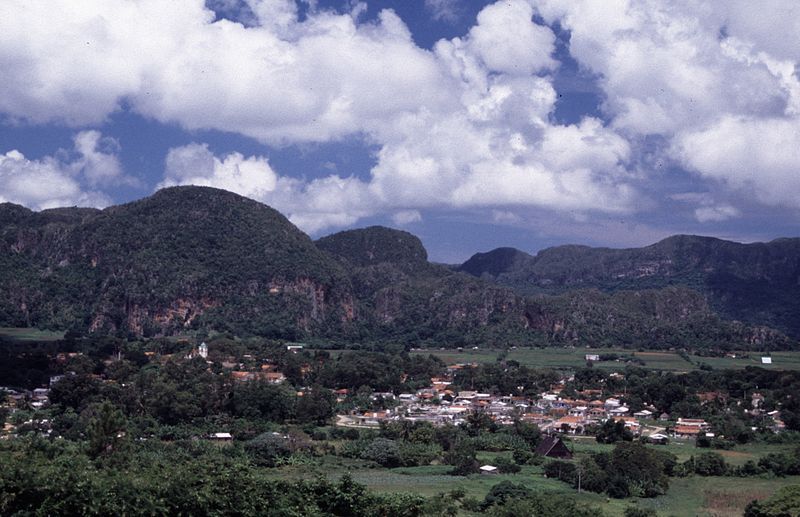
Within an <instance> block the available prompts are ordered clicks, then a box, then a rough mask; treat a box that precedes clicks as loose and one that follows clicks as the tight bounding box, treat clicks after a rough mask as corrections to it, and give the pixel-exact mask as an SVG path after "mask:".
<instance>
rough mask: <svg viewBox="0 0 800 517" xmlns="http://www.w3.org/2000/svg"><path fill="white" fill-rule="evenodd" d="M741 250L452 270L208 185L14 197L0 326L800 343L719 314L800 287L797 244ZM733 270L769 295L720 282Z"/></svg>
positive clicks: (554, 259)
mask: <svg viewBox="0 0 800 517" xmlns="http://www.w3.org/2000/svg"><path fill="white" fill-rule="evenodd" d="M709 243H710V244H709ZM741 246H742V245H738V244H735V243H726V242H724V241H717V240H705V239H701V238H694V237H677V238H674V239H671V240H670V239H668V240H667V241H663V242H661V243H658V244H656V245H654V246H651V247H648V248H643V249H641V250H599V249H593V248H586V247H580V246H566V247H560V248H552V249H550V250H545V251H543V252H541V253H539V255H537V256H535V257H534V256H530V255H527V254H525V253H522V252H519V251H517V250H513V249H511V248H506V249H500V250H496V251H495V252H490V253H488V254H483V255H481V256H476V257H474V258H473V259H471V260H470V261H468V263H466V264H465V265H464V266H462V268H461V269H462V270H463V271H464V272H454V271H453V270H452V269H451V268H448V267H445V266H441V265H436V264H431V263H429V262H428V261H427V253H426V251H425V248H424V247H423V246H422V243H421V242H420V241H419V239H418V238H417V237H415V236H413V235H411V234H409V233H407V232H403V231H399V230H392V229H389V228H383V227H377V226H376V227H370V228H365V229H361V230H350V231H345V232H340V233H337V234H334V235H330V236H328V237H324V238H322V239H320V240H318V241H317V242H313V241H312V240H311V239H310V238H309V237H308V236H307V235H305V234H304V233H302V232H301V231H300V230H298V229H297V228H296V227H295V226H294V225H292V224H291V223H290V222H289V221H288V220H287V219H286V218H285V217H284V216H283V215H281V214H280V213H278V212H276V211H275V210H273V209H271V208H269V207H267V206H265V205H263V204H260V203H257V202H255V201H252V200H249V199H246V198H243V197H241V196H238V195H235V194H232V193H230V192H225V191H222V190H218V189H212V188H206V187H174V188H168V189H164V190H161V191H159V192H157V193H156V194H154V195H152V196H150V197H148V198H145V199H142V200H139V201H136V202H133V203H128V204H125V205H120V206H114V207H110V208H107V209H105V210H93V209H77V208H62V209H56V210H45V211H42V212H38V213H36V212H32V211H30V210H27V209H25V208H23V207H20V206H16V205H12V204H8V203H6V204H0V326H41V327H49V328H56V329H70V328H72V329H76V330H79V331H84V332H97V333H115V334H122V335H126V334H132V335H137V336H141V335H144V336H152V335H171V334H176V333H181V332H185V331H187V330H194V329H208V330H211V329H213V330H217V331H222V332H232V333H234V334H237V335H259V336H265V337H275V338H284V339H299V338H303V339H307V338H321V339H327V340H338V341H341V342H352V341H382V342H392V343H400V344H406V345H433V344H435V345H437V346H452V347H455V346H464V345H471V344H499V345H510V344H540V345H552V344H565V345H600V344H614V345H626V346H636V347H651V348H653V347H654V348H665V347H669V346H682V345H687V344H689V345H692V346H714V347H723V348H736V347H744V346H753V347H759V348H788V347H791V346H793V345H794V342H793V341H791V340H789V339H787V338H786V336H784V335H782V334H780V333H779V332H775V331H774V330H771V329H769V328H766V327H764V326H763V323H764V322H762V321H759V320H758V318H754V319H753V320H752V322H753V323H756V324H758V325H757V326H753V325H744V324H741V323H735V322H731V321H725V320H723V319H720V318H719V317H718V316H717V315H716V314H715V312H714V308H715V306H714V302H715V300H718V299H723V300H736V299H740V298H741V297H744V296H747V295H749V294H751V293H753V292H760V293H761V294H762V295H764V297H765V299H766V295H768V294H769V295H771V293H772V291H770V290H769V289H772V288H773V287H774V286H776V285H784V284H785V283H787V284H788V283H791V282H793V283H792V286H793V288H795V289H796V288H797V262H796V259H793V258H792V253H793V250H795V249H796V248H797V243H796V242H795V241H780V242H776V243H769V244H766V245H748V246H746V247H744V248H741ZM709 250H710V251H709ZM792 268H794V269H792ZM792 271H793V272H792ZM467 272H468V273H470V274H466V273H467ZM473 275H474V276H473ZM793 275H794V276H793ZM475 276H479V277H483V278H484V279H481V278H475ZM728 278H734V279H736V282H739V283H735V285H736V286H739V287H741V286H743V285H745V284H742V283H741V282H744V281H746V282H751V283H752V286H755V287H758V288H759V289H763V290H762V291H758V289H750V288H749V287H748V289H747V290H744V291H736V290H731V289H727V287H726V286H727V285H728V284H727V283H726V279H728ZM485 279H489V280H491V282H488V281H486V280H485ZM792 279H793V280H792ZM790 281H791V282H790ZM498 284H499V285H498ZM698 285H699V286H700V287H701V288H702V289H700V290H698V289H697V288H696V287H697V286H698ZM747 285H750V284H747ZM676 286H677V287H676ZM764 286H766V287H764ZM509 287H513V288H514V289H516V290H517V292H516V293H515V292H514V290H512V289H510V288H509ZM629 287H636V290H630V289H628V288H629ZM715 287H716V288H717V289H718V291H715V290H714V288H715ZM722 287H726V289H727V290H724V289H721V288H722ZM739 287H737V288H739ZM787 289H788V290H787V291H786V292H793V291H791V290H790V289H789V288H787ZM718 292H719V293H721V294H719V295H718ZM781 292H783V291H781ZM542 293H545V294H542ZM715 296H716V298H715ZM725 297H727V298H725ZM737 297H738V298H737ZM709 300H711V302H712V303H711V304H709ZM764 314H766V315H767V316H770V315H771V314H772V313H769V314H768V313H766V312H765V313H764ZM740 319H742V318H740ZM764 319H767V320H768V319H769V318H768V317H765V318H764Z"/></svg>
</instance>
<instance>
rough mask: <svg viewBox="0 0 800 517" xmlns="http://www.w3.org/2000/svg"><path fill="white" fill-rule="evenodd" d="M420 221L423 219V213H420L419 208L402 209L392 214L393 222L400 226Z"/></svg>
mask: <svg viewBox="0 0 800 517" xmlns="http://www.w3.org/2000/svg"><path fill="white" fill-rule="evenodd" d="M420 221H422V214H421V213H419V210H401V211H399V212H395V213H394V214H392V222H393V223H394V224H396V225H398V226H406V225H408V224H411V223H418V222H420Z"/></svg>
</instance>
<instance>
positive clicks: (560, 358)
mask: <svg viewBox="0 0 800 517" xmlns="http://www.w3.org/2000/svg"><path fill="white" fill-rule="evenodd" d="M412 353H414V354H433V355H435V356H437V357H440V358H441V359H442V360H443V361H444V362H445V363H447V364H455V363H492V362H495V361H496V360H497V357H498V354H500V351H498V350H493V349H478V350H474V349H465V350H461V351H459V350H450V349H447V350H440V349H430V350H425V349H416V350H414V351H413V352H412ZM609 353H615V354H618V355H620V356H622V355H633V356H635V357H636V358H637V359H640V360H642V361H644V366H643V367H644V368H651V369H655V370H668V371H674V372H688V371H691V370H697V369H699V368H700V367H701V366H702V365H704V364H705V365H708V366H710V367H712V368H714V369H734V370H737V369H743V368H746V367H748V366H757V367H760V368H766V369H769V370H800V352H772V353H771V356H772V364H762V363H761V356H762V354H761V353H760V352H739V353H737V357H736V358H732V357H700V356H696V355H690V356H689V359H690V361H687V360H686V359H684V358H683V357H682V356H681V355H680V354H678V353H677V352H672V351H647V352H640V351H635V350H629V349H622V348H598V349H590V348H516V349H510V350H509V351H508V356H507V359H508V360H514V361H518V362H519V363H520V364H522V365H525V366H531V367H536V368H556V369H574V368H579V367H582V366H586V354H609ZM594 366H595V367H596V368H604V369H608V370H622V369H624V368H625V366H626V363H625V362H624V361H599V362H595V363H594Z"/></svg>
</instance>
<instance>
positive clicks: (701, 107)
mask: <svg viewBox="0 0 800 517" xmlns="http://www.w3.org/2000/svg"><path fill="white" fill-rule="evenodd" d="M536 6H537V9H538V13H539V14H540V15H541V16H543V17H544V19H545V20H547V21H548V22H549V23H555V22H559V23H561V24H562V25H563V26H564V27H565V28H566V29H567V30H569V31H570V43H569V49H570V53H571V54H572V55H573V57H575V58H576V59H577V60H578V62H579V63H580V64H581V65H582V66H583V67H585V68H587V69H588V70H590V71H592V72H594V73H595V74H597V75H598V76H599V77H600V80H599V84H600V87H601V88H602V89H603V92H604V94H605V103H604V106H603V108H604V111H605V112H606V114H607V115H608V117H609V118H610V120H611V125H612V127H613V128H615V129H616V130H617V131H618V132H619V133H620V134H622V135H623V136H625V137H626V138H628V139H629V140H630V141H636V140H637V139H640V138H641V137H642V136H647V135H660V136H662V137H664V138H665V142H666V147H667V149H668V151H669V153H670V154H671V155H672V157H673V158H675V159H677V161H678V162H679V163H681V164H682V165H684V166H685V167H687V168H688V169H689V170H690V171H693V172H696V173H697V174H699V175H700V176H702V177H705V178H711V179H713V180H716V182H715V183H713V184H712V186H713V185H723V186H726V187H728V188H730V189H748V190H750V191H752V192H754V193H755V194H756V196H757V199H758V200H760V201H761V202H763V203H766V204H770V205H783V206H790V207H797V206H798V204H799V202H798V201H797V199H798V196H797V192H798V187H800V180H798V175H797V172H796V171H797V170H800V152H799V151H798V138H797V135H798V134H800V119H798V114H800V83H798V79H797V77H798V74H797V65H798V57H799V56H800V36H798V29H800V5H798V4H797V2H794V1H791V0H789V1H785V0H775V1H773V2H770V3H769V7H768V8H764V6H759V5H756V4H753V3H752V2H744V1H731V2H722V3H719V2H716V3H711V2H706V1H701V0H680V1H677V2H673V1H658V0H653V1H648V2H628V1H624V0H618V1H613V2H603V3H602V4H601V3H597V2H592V1H590V0H589V1H586V0H584V1H574V0H543V1H542V2H537V3H536ZM696 215H697V218H698V219H702V220H706V221H709V220H720V218H721V217H726V218H727V217H732V216H735V215H737V214H736V213H735V210H733V209H732V208H731V207H727V208H725V209H720V210H711V209H710V208H708V207H704V208H701V209H699V211H698V213H697V214H696Z"/></svg>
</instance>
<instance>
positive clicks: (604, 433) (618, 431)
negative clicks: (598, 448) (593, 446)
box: [595, 419, 633, 443]
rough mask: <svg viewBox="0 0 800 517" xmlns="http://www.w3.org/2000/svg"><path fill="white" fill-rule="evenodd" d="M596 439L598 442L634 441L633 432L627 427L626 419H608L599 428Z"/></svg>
mask: <svg viewBox="0 0 800 517" xmlns="http://www.w3.org/2000/svg"><path fill="white" fill-rule="evenodd" d="M595 439H596V440H597V443H616V442H620V441H626V442H630V441H633V433H632V432H631V431H630V430H629V429H627V428H626V427H625V422H624V421H622V420H616V421H615V420H612V419H608V420H606V421H605V422H603V425H601V426H600V428H599V429H598V430H597V433H596V434H595Z"/></svg>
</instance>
